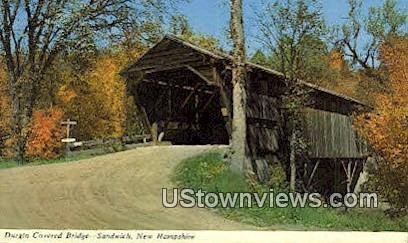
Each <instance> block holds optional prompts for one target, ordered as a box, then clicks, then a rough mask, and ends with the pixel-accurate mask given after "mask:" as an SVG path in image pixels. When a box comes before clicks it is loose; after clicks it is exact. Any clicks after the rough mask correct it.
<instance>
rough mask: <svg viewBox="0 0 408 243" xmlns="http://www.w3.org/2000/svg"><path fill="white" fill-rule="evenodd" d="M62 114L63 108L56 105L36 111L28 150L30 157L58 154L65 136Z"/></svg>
mask: <svg viewBox="0 0 408 243" xmlns="http://www.w3.org/2000/svg"><path fill="white" fill-rule="evenodd" d="M62 116H63V111H62V109H60V108H56V107H54V108H50V109H45V110H37V111H35V112H34V114H33V117H32V120H31V123H30V126H29V127H30V136H29V138H28V142H27V150H26V155H27V156H28V157H29V158H46V159H51V158H55V157H57V156H58V154H59V150H60V148H61V147H62V145H63V144H62V142H61V139H62V138H63V136H64V132H63V131H64V130H63V129H64V128H63V127H62V126H61V120H62Z"/></svg>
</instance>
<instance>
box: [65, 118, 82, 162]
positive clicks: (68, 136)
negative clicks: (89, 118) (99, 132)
mask: <svg viewBox="0 0 408 243" xmlns="http://www.w3.org/2000/svg"><path fill="white" fill-rule="evenodd" d="M76 124H78V123H77V122H76V121H71V120H70V119H68V120H66V121H63V122H61V125H63V126H67V137H66V138H63V139H62V140H61V142H63V143H65V149H66V157H68V155H69V152H70V149H69V144H70V143H74V142H75V141H76V139H75V138H70V134H69V133H70V131H71V126H74V125H76Z"/></svg>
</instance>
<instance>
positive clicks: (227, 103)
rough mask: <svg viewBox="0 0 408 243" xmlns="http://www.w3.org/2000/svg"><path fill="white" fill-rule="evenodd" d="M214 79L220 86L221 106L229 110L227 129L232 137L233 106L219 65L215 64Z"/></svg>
mask: <svg viewBox="0 0 408 243" xmlns="http://www.w3.org/2000/svg"><path fill="white" fill-rule="evenodd" d="M213 79H214V81H215V83H216V84H217V85H218V86H219V87H220V97H221V99H220V103H221V108H224V109H226V110H227V113H228V114H227V117H228V120H227V121H226V122H225V126H226V129H227V131H228V134H229V136H230V137H231V135H232V112H231V109H232V106H231V101H230V99H229V98H228V96H227V93H226V91H225V87H224V84H223V82H222V78H221V77H220V74H219V73H218V70H217V67H215V66H213Z"/></svg>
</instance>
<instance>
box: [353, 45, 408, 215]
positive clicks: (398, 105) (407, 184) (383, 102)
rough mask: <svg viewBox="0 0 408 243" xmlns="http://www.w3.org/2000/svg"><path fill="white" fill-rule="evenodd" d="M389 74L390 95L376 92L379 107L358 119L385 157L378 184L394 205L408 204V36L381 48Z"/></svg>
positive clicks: (363, 131)
mask: <svg viewBox="0 0 408 243" xmlns="http://www.w3.org/2000/svg"><path fill="white" fill-rule="evenodd" d="M380 58H381V61H382V62H383V64H384V65H385V67H386V69H387V71H388V73H389V87H390V93H389V94H375V95H374V96H375V99H374V100H375V110H374V111H373V112H371V113H369V114H365V115H361V116H359V117H358V118H357V125H358V128H359V130H360V131H361V132H362V134H363V135H364V136H365V137H366V138H367V139H368V140H369V141H370V143H371V144H372V146H373V147H374V149H375V150H376V151H377V153H378V154H379V155H380V156H381V157H382V158H383V160H381V161H380V163H379V170H378V171H377V173H376V179H375V180H378V181H377V183H375V184H376V185H377V187H378V189H379V191H380V192H381V193H382V194H383V195H384V196H385V197H386V198H387V199H388V200H390V201H391V202H392V203H393V204H394V205H396V206H399V207H407V206H408V205H407V204H408V193H407V192H408V179H407V174H408V38H406V37H405V38H393V39H391V40H390V41H389V42H387V43H385V44H383V45H382V46H381V48H380Z"/></svg>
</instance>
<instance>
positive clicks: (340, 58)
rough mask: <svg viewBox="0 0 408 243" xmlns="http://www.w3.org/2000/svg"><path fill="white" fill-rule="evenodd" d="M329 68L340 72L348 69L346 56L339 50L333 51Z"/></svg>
mask: <svg viewBox="0 0 408 243" xmlns="http://www.w3.org/2000/svg"><path fill="white" fill-rule="evenodd" d="M329 66H330V67H331V68H332V69H334V70H336V71H338V72H341V71H343V70H345V69H346V67H347V64H346V62H345V60H344V55H343V54H342V53H341V52H340V51H339V50H332V51H331V52H330V53H329Z"/></svg>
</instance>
